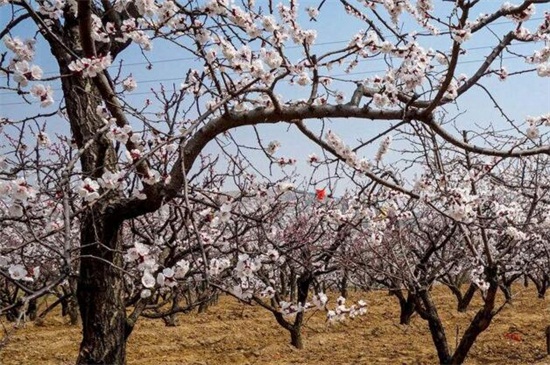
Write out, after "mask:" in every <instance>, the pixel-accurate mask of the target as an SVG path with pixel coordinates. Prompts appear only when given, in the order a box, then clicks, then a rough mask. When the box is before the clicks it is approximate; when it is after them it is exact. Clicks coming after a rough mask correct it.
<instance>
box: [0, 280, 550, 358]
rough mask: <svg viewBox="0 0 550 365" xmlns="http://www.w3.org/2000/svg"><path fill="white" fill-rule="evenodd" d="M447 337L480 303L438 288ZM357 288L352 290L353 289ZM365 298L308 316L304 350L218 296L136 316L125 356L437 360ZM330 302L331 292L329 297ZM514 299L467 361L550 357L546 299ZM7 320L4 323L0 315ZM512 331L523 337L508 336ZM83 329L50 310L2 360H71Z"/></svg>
mask: <svg viewBox="0 0 550 365" xmlns="http://www.w3.org/2000/svg"><path fill="white" fill-rule="evenodd" d="M434 290H435V297H436V301H437V303H438V304H440V314H441V316H442V317H443V319H444V322H445V326H446V329H447V337H448V339H449V341H450V342H451V343H452V344H453V346H454V344H455V341H456V334H457V331H458V332H459V333H462V332H463V331H464V329H465V328H466V325H467V323H468V321H469V319H470V318H471V317H472V316H473V315H474V313H475V310H474V309H475V308H477V307H478V305H479V298H476V301H474V302H473V303H472V306H471V309H470V310H469V311H468V312H467V313H458V312H457V311H456V310H455V305H456V301H455V299H454V297H453V296H452V295H451V294H450V293H449V291H448V290H446V289H444V288H442V287H437V288H435V289H434ZM357 295H358V294H354V296H357ZM361 297H362V298H364V299H366V300H367V301H368V304H369V307H368V308H369V312H368V314H367V315H366V316H364V317H360V318H356V319H354V320H348V321H347V322H345V323H342V324H338V325H333V326H329V325H327V324H326V323H325V320H324V315H323V314H322V313H316V314H314V315H312V316H311V317H308V318H309V319H308V321H307V323H306V326H305V328H304V343H305V349H304V350H296V349H294V348H293V347H291V346H290V345H289V344H288V342H289V336H288V333H287V332H286V331H285V330H283V329H282V328H281V327H279V326H278V325H277V324H276V322H275V320H274V318H273V317H272V316H271V314H269V313H267V312H266V311H265V310H262V309H260V308H258V307H250V306H245V305H242V304H240V303H238V302H237V301H235V300H234V299H232V298H229V297H222V298H221V300H220V303H219V305H218V306H216V307H213V308H211V309H210V310H209V312H208V313H204V314H190V315H181V316H180V317H179V326H177V327H165V326H164V324H163V322H162V321H151V320H146V319H141V320H140V322H139V323H138V325H137V327H136V329H135V331H134V333H133V334H132V336H131V338H130V341H129V345H128V363H129V364H142V365H153V364H154V365H157V364H189V365H191V364H195V365H199V364H204V365H206V364H331V365H332V364H436V363H437V362H438V361H437V356H436V353H435V349H434V347H433V345H432V342H431V338H430V335H429V332H428V328H427V325H426V322H424V321H423V320H422V319H420V318H419V317H418V316H415V317H414V318H413V320H412V322H411V325H409V326H402V325H399V324H398V323H399V312H398V308H399V306H398V304H397V301H396V299H395V298H394V297H389V296H387V294H386V292H372V293H368V294H365V295H362V296H361ZM330 299H332V302H334V299H335V298H334V297H332V298H330ZM514 300H515V302H514V304H513V306H508V307H506V308H505V309H504V310H503V311H502V312H501V313H500V314H499V315H498V316H497V317H496V318H495V319H494V321H493V323H492V324H491V326H490V327H489V329H488V330H487V331H486V332H485V333H483V334H482V335H481V336H480V338H479V339H478V341H477V343H476V345H475V346H474V348H473V349H472V351H471V352H470V356H469V358H468V360H467V364H550V357H546V356H545V355H544V353H545V352H544V351H545V342H544V328H545V326H546V325H547V324H550V300H549V299H546V300H540V299H537V298H536V295H535V293H534V291H533V290H532V289H531V288H529V289H524V288H523V287H519V286H518V287H516V288H515V298H514ZM3 324H4V325H7V324H6V323H5V322H4V323H3ZM508 333H515V334H517V335H516V337H519V338H520V341H517V340H512V339H509V338H508V337H510V336H508V337H507V336H506V334H508ZM79 339H80V329H79V328H77V327H70V326H68V325H66V324H65V323H64V319H63V318H61V317H59V316H57V315H51V316H50V317H49V318H47V320H46V322H45V324H44V325H42V326H35V325H33V324H28V325H26V326H25V327H24V328H20V329H17V330H14V331H12V334H11V336H10V339H9V342H8V344H7V346H6V347H5V348H4V349H3V350H2V351H1V352H0V364H3V365H11V364H73V363H74V360H75V358H76V355H77V351H78V342H79Z"/></svg>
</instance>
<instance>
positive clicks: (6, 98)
mask: <svg viewBox="0 0 550 365" xmlns="http://www.w3.org/2000/svg"><path fill="white" fill-rule="evenodd" d="M351 2H352V3H353V4H354V5H355V4H357V6H358V8H361V5H358V2H356V1H351ZM256 3H257V4H262V3H266V1H262V0H258V1H256ZM319 3H320V2H319V1H311V0H309V1H301V2H300V6H301V7H302V9H303V10H302V11H301V14H302V19H301V21H302V26H303V27H304V28H314V29H317V31H318V38H317V43H319V45H318V46H315V47H314V49H313V50H314V52H315V53H318V54H321V53H323V52H326V51H328V50H331V49H333V48H335V47H343V46H345V44H346V43H347V42H348V40H349V39H350V38H351V36H352V35H353V34H355V33H357V32H358V30H360V29H364V28H366V26H365V24H364V23H361V22H360V21H358V20H356V19H355V18H352V17H350V16H347V15H345V14H344V12H343V10H342V6H341V4H340V3H339V2H338V1H336V0H327V1H326V2H325V4H324V5H323V8H322V10H321V13H320V16H319V17H318V21H317V22H310V21H309V20H308V17H307V14H306V12H305V8H307V7H308V6H316V5H317V4H319ZM434 3H435V4H436V9H438V10H437V12H436V15H438V16H441V17H443V16H445V15H446V14H447V13H448V9H450V7H451V4H450V3H448V2H440V1H434ZM501 4H502V2H501V1H482V2H481V4H480V5H478V6H476V8H474V11H473V14H474V15H472V17H474V18H475V16H476V15H477V14H478V13H488V12H492V11H494V10H496V9H498V7H500V5H501ZM546 8H547V9H544V7H543V6H540V5H539V6H538V7H537V13H536V14H535V15H534V19H535V20H532V21H529V22H527V23H526V26H527V27H528V28H531V29H532V28H533V27H534V25H535V24H539V23H540V20H536V19H540V18H541V17H542V14H543V12H544V10H550V8H549V7H548V6H546ZM9 16H10V14H9V9H8V7H6V6H4V7H0V19H1V22H2V23H6V22H7V21H8V19H9ZM403 20H406V21H407V22H408V24H410V23H411V22H410V21H409V20H410V19H408V18H407V17H405V18H403ZM472 20H473V19H472ZM23 25H24V26H23V27H19V28H18V29H16V30H15V31H14V32H13V35H16V36H20V37H21V38H25V37H28V36H29V35H32V34H33V33H34V31H35V29H34V28H33V26H32V24H31V23H30V22H26V23H23ZM513 26H514V25H513V24H512V23H511V22H503V21H497V22H496V24H493V25H491V31H492V32H494V33H496V34H498V35H502V34H504V33H505V32H507V31H509V30H511V29H513ZM405 29H407V28H405ZM411 29H412V28H411ZM497 42H498V39H497V38H496V37H495V36H494V35H493V34H492V33H491V32H489V31H486V30H484V31H481V32H479V33H476V34H475V35H473V37H472V38H471V39H470V40H469V41H467V42H466V43H464V48H466V49H467V50H468V52H467V54H466V55H465V56H464V57H463V58H462V61H461V63H460V65H459V68H458V71H457V74H460V73H465V74H467V75H472V74H473V73H474V72H475V70H476V69H477V68H478V67H479V65H480V64H481V63H482V62H483V60H484V58H485V56H486V55H488V54H489V53H490V51H491V48H492V47H493V46H494V45H495V44H496V43H497ZM420 43H421V44H423V45H425V46H426V47H433V48H434V49H441V50H448V49H449V48H450V46H451V40H450V37H449V36H443V37H436V38H435V39H434V38H432V37H430V38H428V39H421V40H420ZM538 46H539V48H540V47H541V46H542V45H541V44H540V43H539V44H538ZM3 47H4V45H3V44H1V45H0V50H1V51H3V50H4V49H3ZM511 49H512V50H514V51H515V52H519V53H521V54H525V55H528V54H530V53H531V52H532V50H533V49H534V48H533V45H531V44H517V45H514V46H512V47H511ZM288 52H289V54H290V55H292V56H293V57H295V58H296V59H298V58H301V57H302V55H301V52H300V50H299V49H298V48H294V49H289V50H288ZM48 55H49V47H48V46H47V45H46V44H45V43H44V42H40V41H39V42H38V47H37V58H36V59H35V62H36V63H37V64H39V65H40V66H41V67H42V68H43V69H44V71H45V72H55V69H56V65H55V63H54V61H53V59H52V58H51V56H48ZM147 57H148V58H149V59H150V60H151V61H152V64H153V68H152V69H151V70H148V69H147V68H146V62H145V59H144V58H143V56H142V55H141V54H140V52H139V49H138V47H137V46H132V47H130V48H129V49H128V50H127V51H126V52H125V53H123V54H122V55H121V56H120V57H119V59H118V60H117V62H118V61H123V62H124V63H125V64H126V66H125V67H124V69H123V70H124V71H123V73H122V75H123V76H125V75H128V74H130V73H132V74H133V76H134V77H135V78H136V79H137V81H138V89H137V90H136V91H135V92H134V96H132V97H131V98H129V100H131V101H132V102H133V103H135V105H136V106H140V105H143V103H144V100H145V99H146V98H149V97H150V95H148V91H149V89H150V88H155V89H158V88H159V85H160V82H162V83H164V84H165V85H166V86H169V85H171V84H175V85H176V87H178V86H179V85H180V84H181V82H182V81H183V78H184V76H185V74H186V73H187V70H188V69H189V68H190V67H194V68H199V67H200V66H199V65H198V64H196V62H194V61H193V59H192V58H190V57H189V54H185V53H182V52H181V50H179V49H176V48H175V47H173V46H170V45H169V44H167V43H166V42H164V43H161V42H156V43H155V44H154V48H153V51H151V52H148V53H147ZM501 62H502V65H504V66H506V68H507V69H508V71H509V72H514V71H519V70H523V69H527V68H530V67H531V66H530V65H527V64H525V63H524V62H522V61H521V60H518V59H517V58H515V57H510V55H509V54H506V55H505V57H504V59H502V61H501ZM385 69H386V66H385V64H384V63H383V62H382V61H381V60H368V61H366V62H360V64H359V65H358V67H357V68H356V69H355V70H354V71H353V72H352V73H351V74H349V75H346V74H345V73H343V72H337V71H334V72H333V75H334V74H338V75H339V77H341V78H343V79H346V78H348V79H351V78H353V79H362V78H366V77H371V76H373V75H375V74H379V75H382V74H383V72H384V70H385ZM46 76H47V75H46ZM158 80H162V81H158ZM483 85H485V86H486V87H487V88H488V89H489V90H491V92H492V94H493V96H494V97H495V98H496V99H497V100H499V102H500V103H501V105H502V106H503V107H505V109H506V111H507V112H508V113H509V116H510V117H511V118H512V119H514V120H516V121H518V122H521V121H522V120H523V119H524V118H525V116H527V115H540V114H543V113H548V112H550V80H549V78H545V79H543V78H540V77H537V76H536V75H535V74H527V75H522V76H519V77H511V78H509V80H507V81H506V82H505V83H502V82H500V81H499V80H497V78H496V77H492V78H489V79H485V80H484V81H483ZM52 86H53V87H54V89H59V86H57V85H55V84H54V85H52ZM341 90H342V91H346V92H347V93H346V95H348V96H349V95H350V93H351V92H350V91H351V89H350V87H349V86H342V87H341ZM277 91H278V92H279V93H281V94H284V96H285V99H291V98H305V97H306V96H307V95H308V93H309V89H308V88H302V87H298V86H293V87H290V86H288V85H287V86H283V87H281V88H280V89H279V90H277ZM54 97H55V98H56V101H57V100H59V99H60V97H61V92H60V91H59V90H56V92H55V95H54ZM21 102H22V100H21V98H20V97H19V96H17V95H14V94H13V93H11V92H6V91H3V90H0V115H2V116H5V117H10V118H17V117H21V116H24V115H28V114H30V113H31V112H34V111H36V110H38V108H36V107H35V106H28V105H25V104H22V103H21ZM459 105H460V112H465V113H464V114H463V115H461V116H460V117H459V118H458V119H457V125H458V126H459V128H460V129H463V128H464V129H476V127H475V125H481V126H487V125H489V124H493V125H497V126H500V124H495V123H504V121H503V120H502V119H501V118H500V117H496V114H495V113H496V109H495V108H494V107H493V105H491V103H490V100H489V99H488V98H487V97H486V96H485V94H484V93H483V92H482V90H481V89H479V88H475V87H474V88H473V89H472V90H471V92H468V93H467V95H464V96H463V97H461V98H460V100H459ZM52 108H53V107H52ZM52 108H48V109H42V110H40V111H43V112H44V111H48V110H52ZM448 111H449V116H451V117H452V116H453V114H457V112H456V110H455V109H454V108H453V107H449V108H448ZM47 123H48V129H50V130H53V131H55V132H63V133H66V131H67V126H66V122H64V121H62V120H60V119H59V118H51V119H50V120H48V121H47ZM329 124H331V128H332V129H333V130H335V131H336V132H337V133H338V134H339V135H340V136H341V137H343V138H344V139H345V140H346V141H347V142H348V143H349V144H351V145H353V144H354V141H356V140H357V139H358V138H363V139H369V138H370V137H372V136H374V135H376V134H377V133H378V132H379V131H381V130H382V129H383V127H384V126H386V125H387V124H386V122H372V121H353V120H345V121H332V122H329ZM310 125H312V126H313V128H314V129H315V125H319V123H318V122H314V123H311V124H310ZM502 127H503V128H504V127H506V126H505V125H504V124H503V125H502ZM287 130H288V132H287ZM260 133H261V137H262V139H263V140H264V142H265V144H266V145H267V143H268V142H269V141H270V140H279V141H280V142H281V143H282V147H281V149H280V150H279V151H278V152H277V154H276V156H285V157H295V158H298V160H299V163H298V165H297V168H298V170H300V171H303V172H306V171H307V165H306V164H305V162H304V160H305V157H306V156H307V155H308V154H309V153H312V152H315V153H317V154H320V151H319V149H318V148H317V147H316V146H314V145H313V144H312V143H310V142H309V141H307V140H306V139H305V138H304V137H302V136H301V135H300V134H299V133H298V132H297V131H296V129H294V128H290V129H289V128H288V126H287V125H275V126H262V127H261V128H260ZM232 134H233V136H234V137H235V138H236V139H237V140H239V141H240V142H242V143H243V144H249V145H255V140H256V136H255V134H254V133H253V132H252V129H251V128H242V129H240V130H236V131H233V132H232ZM396 146H397V147H399V145H398V144H397V145H396ZM377 147H378V143H375V144H374V145H373V146H372V147H371V148H367V149H366V150H365V152H364V153H365V154H366V155H367V156H366V157H369V158H373V156H374V153H375V151H376V149H377ZM207 151H211V152H213V153H216V152H217V149H216V147H215V146H213V145H211V146H209V147H208V148H207ZM369 155H370V156H369ZM250 157H251V159H252V161H253V163H254V164H257V165H258V166H260V168H261V169H263V170H266V167H267V161H266V160H265V158H264V157H262V156H261V155H259V154H258V155H254V154H251V156H250ZM399 157H400V156H399V155H398V154H390V155H389V156H388V160H387V161H388V162H391V161H394V160H398V159H399Z"/></svg>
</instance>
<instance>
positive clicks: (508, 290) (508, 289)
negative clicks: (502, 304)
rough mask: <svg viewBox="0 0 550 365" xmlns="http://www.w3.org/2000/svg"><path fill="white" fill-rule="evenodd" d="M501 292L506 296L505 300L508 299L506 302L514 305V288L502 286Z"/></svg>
mask: <svg viewBox="0 0 550 365" xmlns="http://www.w3.org/2000/svg"><path fill="white" fill-rule="evenodd" d="M500 290H501V291H502V293H503V294H504V298H505V299H506V302H508V304H514V303H513V296H512V287H511V286H510V285H509V284H501V285H500Z"/></svg>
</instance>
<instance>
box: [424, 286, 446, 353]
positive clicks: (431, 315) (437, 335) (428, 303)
mask: <svg viewBox="0 0 550 365" xmlns="http://www.w3.org/2000/svg"><path fill="white" fill-rule="evenodd" d="M419 299H420V302H419V303H421V304H422V306H423V308H421V309H420V310H419V314H420V316H421V317H422V318H424V319H425V320H427V321H428V327H429V328H430V334H431V335H432V341H433V343H434V346H435V348H436V350H437V356H438V358H439V362H440V363H441V364H449V363H450V361H451V355H450V352H449V345H448V343H447V336H446V335H445V329H444V327H443V323H442V322H441V319H440V318H439V313H438V312H437V308H436V306H435V304H434V303H433V301H432V298H431V296H430V293H429V292H428V291H427V290H422V291H421V292H419Z"/></svg>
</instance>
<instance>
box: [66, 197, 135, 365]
mask: <svg viewBox="0 0 550 365" xmlns="http://www.w3.org/2000/svg"><path fill="white" fill-rule="evenodd" d="M101 213H102V212H100V211H98V209H97V208H95V207H94V208H91V209H90V210H89V211H88V212H86V213H85V216H84V219H83V222H82V229H81V232H82V233H81V242H82V248H81V253H82V257H81V260H80V275H79V278H78V289H77V298H78V304H79V307H80V314H81V317H82V335H83V338H82V343H81V344H80V351H79V354H78V360H77V364H112V365H123V364H125V363H126V359H125V354H126V309H125V303H124V282H123V276H122V271H121V270H120V267H122V254H121V249H122V244H121V224H120V222H116V221H114V220H113V219H112V218H110V219H109V218H107V217H106V216H105V215H103V216H102V214H101Z"/></svg>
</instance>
